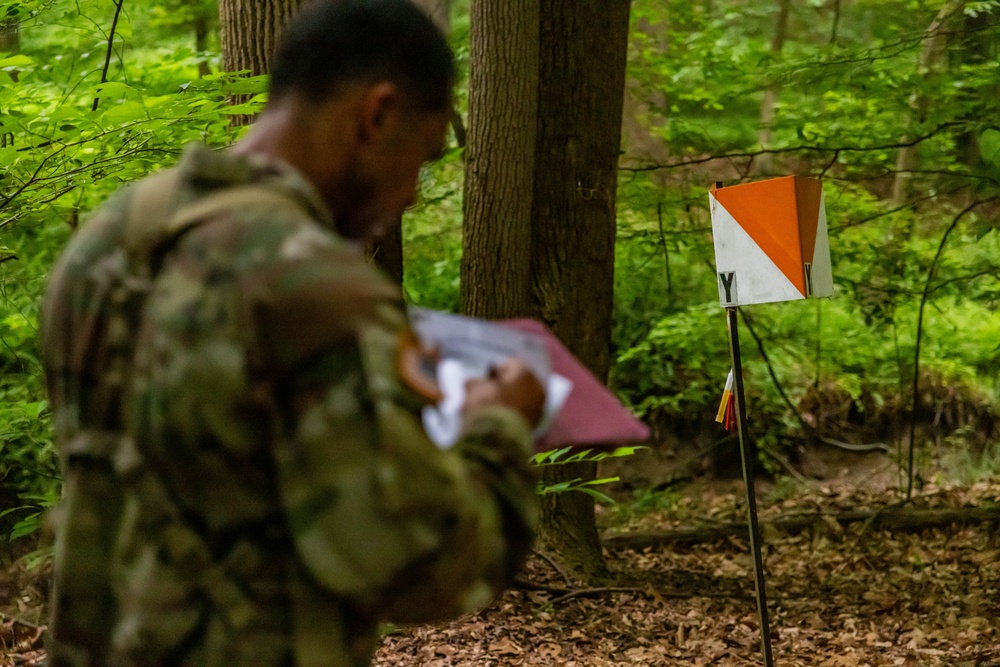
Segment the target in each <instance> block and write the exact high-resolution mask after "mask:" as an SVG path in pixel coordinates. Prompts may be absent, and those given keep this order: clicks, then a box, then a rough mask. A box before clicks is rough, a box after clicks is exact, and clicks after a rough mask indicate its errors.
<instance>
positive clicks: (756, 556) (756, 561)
mask: <svg viewBox="0 0 1000 667" xmlns="http://www.w3.org/2000/svg"><path fill="white" fill-rule="evenodd" d="M726 318H727V322H728V324H729V354H730V356H731V357H732V360H733V396H734V398H735V400H736V429H737V431H738V432H739V434H740V453H741V454H742V456H743V483H744V484H745V485H746V489H747V514H748V515H749V524H750V552H751V553H752V554H753V580H754V585H755V586H756V589H757V613H758V614H759V615H760V643H761V649H762V651H763V654H764V665H765V666H766V667H774V656H773V655H772V654H771V627H770V624H769V623H768V617H767V590H766V588H765V584H764V558H763V556H762V555H761V539H760V525H759V523H758V521H757V495H756V491H755V489H754V480H753V469H754V462H755V460H756V458H757V447H756V445H755V443H754V441H753V440H751V439H750V436H749V435H748V433H747V406H746V399H745V396H744V394H743V364H742V362H741V360H740V334H739V322H738V320H737V308H736V307H735V306H733V307H729V308H726Z"/></svg>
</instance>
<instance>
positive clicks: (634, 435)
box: [498, 319, 649, 452]
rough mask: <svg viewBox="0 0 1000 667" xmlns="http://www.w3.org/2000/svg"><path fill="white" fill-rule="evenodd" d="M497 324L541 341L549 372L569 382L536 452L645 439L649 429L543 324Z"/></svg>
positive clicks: (615, 444)
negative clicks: (565, 397)
mask: <svg viewBox="0 0 1000 667" xmlns="http://www.w3.org/2000/svg"><path fill="white" fill-rule="evenodd" d="M498 324H502V325H504V326H507V327H510V328H512V329H517V330H519V331H525V332H527V333H531V334H535V335H536V336H539V337H540V338H542V339H543V340H544V341H545V347H546V349H547V350H548V353H549V359H550V361H551V363H552V370H553V371H554V372H556V373H559V374H560V375H564V376H566V377H567V378H569V379H570V381H572V382H573V389H572V390H571V391H570V394H569V397H568V398H567V399H566V403H565V405H563V408H562V410H561V411H560V412H559V414H558V415H557V416H556V418H555V421H554V422H553V423H552V425H551V426H550V427H549V430H548V431H547V432H546V434H545V435H544V436H543V437H542V439H541V440H539V441H538V442H536V443H535V450H536V451H539V452H544V451H547V450H549V449H554V448H556V447H565V446H569V445H580V446H585V447H613V446H617V445H619V444H621V443H624V442H635V441H640V440H647V439H648V438H649V427H648V426H646V425H645V424H643V423H642V422H641V421H639V420H638V419H636V418H635V417H634V416H633V415H632V413H631V412H629V411H628V410H627V409H626V408H625V407H624V406H623V405H622V404H621V403H619V402H618V399H617V398H615V397H614V395H613V394H612V393H611V392H610V391H608V389H607V387H605V386H604V383H602V382H600V381H599V380H598V379H597V378H595V377H594V376H593V374H592V373H591V372H590V371H589V370H588V369H587V368H586V367H585V366H584V365H583V364H581V363H580V362H579V361H577V359H576V357H574V356H573V355H572V354H571V353H570V351H569V350H567V349H566V348H565V347H563V344H562V343H561V342H559V339H558V338H556V336H555V334H553V333H552V332H551V331H549V329H548V328H547V327H546V326H545V325H544V324H542V323H541V322H536V321H535V320H529V319H519V320H505V321H503V322H499V323H498Z"/></svg>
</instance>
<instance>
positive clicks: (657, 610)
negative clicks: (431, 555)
mask: <svg viewBox="0 0 1000 667" xmlns="http://www.w3.org/2000/svg"><path fill="white" fill-rule="evenodd" d="M847 481H848V482H849V483H843V484H839V485H838V484H835V483H829V484H827V483H810V484H804V485H803V484H795V485H789V484H779V485H777V486H774V485H768V484H763V485H761V487H760V488H759V490H758V497H759V504H760V509H761V515H762V519H765V520H766V519H769V518H774V517H778V516H789V515H792V514H796V513H803V512H821V513H826V514H831V515H832V514H835V513H837V512H840V511H844V510H859V509H860V510H863V509H871V510H878V509H880V508H882V507H884V506H887V505H891V504H893V503H896V502H897V501H898V500H899V494H898V492H896V491H894V490H891V489H881V488H878V487H879V486H880V485H873V484H867V485H866V484H863V483H862V484H859V483H858V482H859V480H858V479H854V478H851V479H849V480H847ZM998 504H1000V478H995V479H992V480H988V481H983V482H979V483H976V484H973V485H968V486H948V485H941V486H937V485H934V484H928V485H925V486H924V487H923V488H922V489H921V490H920V494H919V496H918V497H917V498H916V499H915V502H914V503H913V506H914V507H916V508H918V509H919V508H962V507H973V506H977V507H996V506H997V505H998ZM744 505H745V500H744V499H743V490H742V485H741V484H740V483H738V482H718V481H715V482H707V481H701V482H697V483H695V484H692V485H690V486H688V487H687V488H684V489H681V490H676V489H675V490H671V491H669V492H665V493H662V494H641V495H640V496H638V497H636V498H633V499H632V501H631V502H630V503H627V504H626V503H622V504H621V505H619V506H617V507H611V508H600V512H599V524H600V526H601V528H602V530H603V531H604V532H605V534H606V535H618V534H628V533H630V532H632V533H634V532H636V531H644V532H648V531H664V530H674V529H677V528H691V527H696V526H701V527H705V526H713V525H723V524H726V523H729V522H733V521H742V520H744V516H745V511H744ZM996 528H997V527H996V526H995V525H989V524H982V523H980V524H977V525H971V526H965V527H963V526H951V527H946V528H933V529H926V530H923V531H919V532H886V531H878V530H873V529H871V527H870V525H866V524H865V523H863V522H857V523H853V524H849V525H847V526H844V525H841V524H839V523H837V522H836V521H833V520H828V521H822V520H821V521H819V522H818V523H817V525H816V526H814V527H812V528H811V529H809V530H806V531H803V532H798V533H796V534H781V533H779V532H775V531H767V532H766V533H765V537H764V542H765V548H766V553H765V567H766V572H767V578H766V583H767V593H768V595H769V598H770V604H769V611H770V618H771V628H772V634H773V637H772V642H773V649H774V663H775V664H776V665H779V666H781V667H785V666H788V667H792V666H800V665H801V666H805V665H810V666H811V665H815V666H819V667H855V666H858V667H860V666H865V665H870V666H876V665H878V666H881V665H894V666H905V667H924V666H927V667H932V666H941V667H989V666H994V667H1000V558H998V552H1000V540H998V539H997V530H996ZM605 556H606V559H607V562H608V565H609V567H610V569H611V570H612V572H613V574H614V575H615V580H614V581H613V582H612V583H610V584H607V585H602V586H601V587H598V588H591V587H588V586H587V585H585V584H583V583H581V582H577V581H570V580H568V579H567V578H565V577H564V575H563V574H562V573H561V572H560V571H559V570H558V569H557V568H556V567H555V566H554V564H553V563H552V562H551V561H550V560H549V559H547V558H545V557H544V556H543V555H538V554H536V555H534V556H533V557H532V558H531V559H530V560H529V562H528V564H527V567H526V570H525V572H524V573H523V574H522V577H521V578H520V580H519V582H518V584H517V586H515V587H514V588H512V589H511V590H509V591H507V592H506V593H504V594H503V595H502V596H501V597H500V598H499V599H498V600H496V601H495V602H494V604H492V605H491V606H490V607H489V608H487V609H485V610H483V611H481V612H479V613H477V614H472V615H468V616H465V617H462V618H460V619H457V620H455V621H453V622H450V623H444V624H440V625H433V626H419V627H408V628H395V629H393V630H391V631H389V632H388V634H387V635H386V637H385V639H384V641H383V643H382V646H381V648H380V649H379V651H378V654H377V655H376V658H375V661H374V664H375V665H376V666H378V667H403V666H406V667H443V666H452V665H454V666H463V667H487V666H489V667H501V666H507V665H511V666H520V665H523V666H535V665H537V666H551V667H618V666H624V665H649V666H654V665H665V666H672V665H685V666H687V665H692V666H708V665H718V666H720V667H736V666H739V667H742V666H744V665H746V666H750V665H762V664H764V663H763V660H762V657H761V639H760V632H759V620H758V614H757V609H756V603H755V598H754V587H753V577H752V564H751V558H750V554H749V549H748V545H747V540H746V539H744V538H742V537H732V536H730V537H727V538H724V539H718V540H714V541H711V542H706V543H701V544H696V545H693V546H686V547H679V546H670V547H647V548H643V549H641V550H635V549H615V550H610V549H606V550H605ZM46 576H47V573H46V571H45V568H44V566H43V567H41V568H36V569H29V568H28V567H26V561H25V558H20V559H18V560H15V561H13V562H12V563H10V564H9V566H8V567H7V568H6V571H5V573H4V574H3V576H2V577H0V599H2V600H3V605H2V606H0V609H2V613H3V617H2V620H3V624H2V627H0V631H2V640H3V644H2V646H3V647H4V649H3V653H2V654H0V655H2V656H3V659H2V660H0V664H3V665H24V666H27V665H36V664H40V661H41V659H42V658H43V655H44V654H43V652H42V651H41V642H42V639H43V635H44V623H45V619H44V613H43V608H44V607H43V605H42V603H43V600H44V596H45V577H46Z"/></svg>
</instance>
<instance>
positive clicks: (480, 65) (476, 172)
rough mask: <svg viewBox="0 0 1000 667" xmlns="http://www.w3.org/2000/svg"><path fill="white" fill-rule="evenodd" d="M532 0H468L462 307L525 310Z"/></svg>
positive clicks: (533, 103) (534, 51)
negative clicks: (468, 62) (467, 122)
mask: <svg viewBox="0 0 1000 667" xmlns="http://www.w3.org/2000/svg"><path fill="white" fill-rule="evenodd" d="M538 28H539V8H538V1H537V0H509V1H508V2H503V3H500V2H496V1H495V0H472V5H471V7H470V35H469V42H470V44H469V48H470V53H469V60H470V70H469V131H468V140H467V141H468V143H467V144H466V149H465V150H466V153H465V155H466V162H465V195H464V203H463V214H464V218H465V226H464V228H463V233H462V264H461V303H462V311H463V312H465V313H467V314H469V315H473V316H476V317H486V318H503V317H523V316H526V315H529V314H530V313H531V306H530V300H529V295H530V287H529V278H530V273H529V272H530V267H531V262H530V260H531V212H532V209H531V199H532V194H533V192H532V188H533V182H534V177H535V166H534V157H535V134H536V132H535V129H536V128H535V124H536V118H535V114H536V113H537V110H538V51H539V48H538Z"/></svg>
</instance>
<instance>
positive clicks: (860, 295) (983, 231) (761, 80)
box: [612, 0, 1000, 451]
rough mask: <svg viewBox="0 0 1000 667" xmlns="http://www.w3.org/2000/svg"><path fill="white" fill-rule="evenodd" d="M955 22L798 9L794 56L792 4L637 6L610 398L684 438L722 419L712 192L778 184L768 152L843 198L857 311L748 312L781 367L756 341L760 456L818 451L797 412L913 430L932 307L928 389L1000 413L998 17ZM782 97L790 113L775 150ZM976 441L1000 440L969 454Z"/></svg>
mask: <svg viewBox="0 0 1000 667" xmlns="http://www.w3.org/2000/svg"><path fill="white" fill-rule="evenodd" d="M834 5H835V7H834ZM944 5H945V3H944V2H934V3H911V2H878V3H875V2H856V3H792V8H791V14H790V17H789V23H788V27H787V39H786V41H785V43H784V47H783V48H782V50H781V51H780V52H774V51H772V44H771V36H772V34H773V32H774V30H775V19H776V16H777V8H778V3H777V2H773V3H764V4H761V3H747V2H743V1H740V0H729V1H725V2H712V3H688V2H679V1H673V0H670V1H668V2H666V3H663V2H658V1H654V0H635V2H634V3H633V33H632V41H631V46H630V60H629V71H628V77H629V82H630V83H629V86H628V88H627V94H628V95H630V97H631V99H632V100H633V101H632V103H631V105H630V104H627V105H626V107H627V108H636V109H638V110H639V111H640V112H641V115H640V116H639V117H638V118H637V119H630V118H628V117H626V120H625V128H626V153H625V157H624V158H623V161H622V166H623V170H622V174H621V179H620V183H619V193H618V196H619V243H618V251H617V252H618V258H617V261H618V263H617V267H616V270H617V276H616V281H617V282H616V306H615V308H616V312H615V318H616V319H615V328H614V349H615V353H616V355H617V357H616V359H617V361H616V364H615V366H614V368H613V369H612V381H613V384H614V386H615V387H616V388H617V390H618V392H619V394H620V395H621V396H622V397H623V398H624V399H625V401H626V402H627V403H628V404H630V405H631V406H632V407H633V409H634V410H635V411H636V412H637V414H640V415H642V416H643V417H644V418H647V419H649V420H651V421H653V422H654V423H657V424H661V425H664V428H674V429H676V428H678V425H683V424H691V423H700V424H705V425H706V426H708V425H709V424H710V423H711V420H712V419H713V417H714V415H715V411H716V408H717V406H718V400H719V396H720V394H721V391H722V386H723V383H724V381H725V377H726V373H727V371H728V368H729V354H728V342H727V338H726V325H725V321H724V320H725V318H724V316H723V312H722V309H721V308H720V307H719V306H718V297H717V295H716V293H715V275H714V255H713V247H712V238H711V229H710V220H709V215H708V210H707V188H708V186H709V185H710V184H711V183H712V182H714V181H723V182H725V183H726V184H734V183H736V182H741V181H743V180H748V179H750V178H759V177H762V176H763V174H758V173H755V170H756V169H757V167H758V165H759V160H760V159H761V155H762V153H761V151H762V148H768V149H771V150H773V151H774V153H773V154H772V155H773V161H774V164H773V165H772V168H773V169H774V172H775V173H776V174H786V173H798V174H804V175H813V176H818V177H822V178H823V179H824V190H825V195H826V209H827V218H828V220H829V223H830V242H831V248H832V255H833V257H832V258H833V262H834V280H835V283H836V288H837V298H835V299H834V300H832V301H829V302H824V303H822V304H816V303H788V304H776V305H767V306H757V307H753V308H750V309H746V312H745V313H744V315H745V316H746V317H747V318H748V319H749V321H750V323H751V325H752V327H753V330H754V332H755V333H756V334H757V335H758V336H759V337H760V339H761V345H762V346H763V348H764V350H765V352H766V353H767V361H765V359H764V357H763V356H762V355H761V354H760V353H759V351H758V349H757V348H758V345H757V342H756V341H755V340H754V338H753V337H752V336H750V335H749V331H748V329H747V328H745V327H741V338H742V350H743V356H744V364H745V366H746V384H747V392H748V408H749V410H750V413H751V414H750V417H751V422H752V424H753V430H754V432H755V434H758V441H759V444H760V445H762V447H763V448H764V449H765V450H768V449H769V448H781V447H783V446H785V445H786V444H787V442H788V438H789V437H802V436H803V435H804V434H806V433H807V428H806V426H805V425H804V424H803V423H802V421H801V415H799V414H797V412H798V410H799V407H798V406H799V405H800V404H801V402H802V401H803V400H804V399H806V398H807V397H809V398H810V400H814V399H816V398H817V393H818V392H820V391H826V390H829V391H832V392H835V393H836V392H845V393H846V394H847V395H848V396H849V397H850V400H852V401H853V402H854V405H853V408H852V410H853V411H854V414H861V416H858V417H856V418H857V419H858V420H862V421H865V420H876V419H877V418H878V416H879V414H881V415H883V416H886V415H888V416H891V417H892V418H893V419H903V418H909V417H908V410H909V404H910V401H911V396H910V395H909V394H908V392H909V388H910V386H911V383H912V377H913V367H914V356H915V353H916V342H917V321H918V314H919V308H920V303H921V299H922V298H923V295H924V294H925V293H926V295H927V305H926V307H925V310H924V323H923V329H922V331H921V334H920V335H921V353H920V358H921V368H922V371H921V376H922V377H924V376H925V374H926V381H925V382H927V383H930V384H932V385H934V386H933V387H931V388H930V389H928V391H931V389H933V390H934V391H938V389H939V388H938V383H943V384H944V385H945V386H950V387H951V388H952V390H953V391H954V392H956V393H957V394H960V395H963V396H967V397H969V400H970V401H973V402H974V403H976V405H979V401H980V399H982V400H984V401H986V404H987V405H990V406H991V407H990V408H988V410H989V411H991V413H992V414H993V415H997V414H1000V358H998V356H997V354H998V346H997V341H998V340H1000V318H998V316H997V314H996V313H997V310H996V306H997V297H998V294H1000V240H998V235H997V234H996V233H995V230H996V228H997V224H996V220H997V217H998V216H997V212H998V205H997V199H996V198H997V197H998V196H1000V170H998V169H997V165H998V158H997V155H998V153H997V149H998V147H1000V139H998V137H1000V131H998V128H997V127H996V118H998V117H1000V106H998V105H1000V97H998V95H997V92H1000V61H998V55H997V54H998V46H1000V28H998V26H1000V9H998V8H997V6H996V3H990V2H986V3H965V4H964V13H959V12H956V13H955V14H952V15H948V16H946V17H945V18H944V23H943V24H942V25H941V26H940V27H939V29H938V32H935V33H933V34H929V33H928V29H929V27H930V26H931V25H932V22H934V21H935V19H936V17H937V15H938V12H940V10H941V9H942V7H944ZM973 5H975V6H973ZM835 8H836V10H837V11H839V12H840V13H839V14H838V15H836V16H835V15H834V13H833V12H834V9H835ZM876 16H877V20H874V19H875V17H876ZM929 37H936V39H937V41H934V40H930V39H928V38H929ZM935 45H937V47H938V48H939V49H940V50H939V51H934V50H933V48H932V47H934V46H935ZM935 53H936V54H937V55H935ZM768 88H771V89H772V91H773V92H775V93H776V95H777V106H776V108H775V119H774V121H773V122H772V124H771V128H770V129H771V137H770V143H769V144H768V146H766V147H762V146H761V145H760V144H759V141H760V138H759V135H758V133H757V129H758V128H759V126H760V117H761V116H760V114H761V103H762V100H763V97H764V91H765V90H766V89H768ZM630 129H631V132H630V131H629V130H630ZM634 137H638V139H635V138H634ZM914 140H917V141H916V147H917V151H916V155H915V156H914V160H915V165H916V166H915V167H911V168H909V169H908V170H907V171H906V173H905V174H904V176H905V178H906V180H905V181H903V192H904V194H905V195H906V199H905V200H904V201H898V202H894V201H892V197H891V193H892V190H893V185H894V180H895V179H896V173H897V159H898V158H899V153H900V150H901V147H902V146H903V145H906V144H908V143H910V142H912V141H914ZM632 143H634V144H635V146H632V145H630V144H632ZM897 185H898V184H897ZM970 205H972V208H971V209H970V211H969V212H967V213H966V214H964V216H963V214H962V211H963V210H965V209H966V207H967V206H970ZM956 216H963V217H961V219H960V222H959V224H958V226H957V228H956V231H955V233H953V234H952V235H951V236H949V237H948V239H947V243H945V245H944V246H942V241H943V239H944V234H945V230H946V229H948V228H949V226H950V225H951V223H952V221H953V220H955V219H956ZM939 249H940V252H941V254H940V258H939V259H938V260H937V263H936V265H935V267H936V268H935V271H934V273H933V275H932V274H931V266H932V262H933V261H934V258H935V256H936V255H937V253H938V252H939ZM772 376H773V378H775V379H776V380H777V384H775V380H774V379H772ZM779 386H780V388H781V389H782V390H783V392H784V396H782V393H781V392H779V391H778V387H779ZM786 398H787V402H786ZM927 400H931V399H928V398H926V397H924V398H921V403H926V401H927ZM934 400H938V399H934ZM789 403H790V405H789ZM970 405H971V404H970ZM977 409H978V408H977ZM873 413H879V414H873ZM932 417H933V412H932V413H931V415H930V416H929V417H927V418H928V419H930V418H932ZM921 418H922V417H921ZM866 423H867V421H866ZM981 424H982V425H987V424H988V422H987V421H983V422H981ZM841 426H842V427H849V426H850V425H849V424H841ZM986 427H987V428H988V426H986ZM972 430H973V431H975V430H977V429H972ZM834 435H836V436H837V437H846V436H842V434H840V433H837V434H834ZM973 436H975V437H977V438H979V439H982V438H983V437H990V436H989V433H988V432H987V433H972V432H970V431H968V430H966V431H959V432H957V435H955V436H954V437H955V438H957V439H959V440H962V439H965V441H966V443H967V444H968V439H969V438H971V437H973ZM993 437H995V435H994V436H993ZM774 451H777V449H774Z"/></svg>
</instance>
